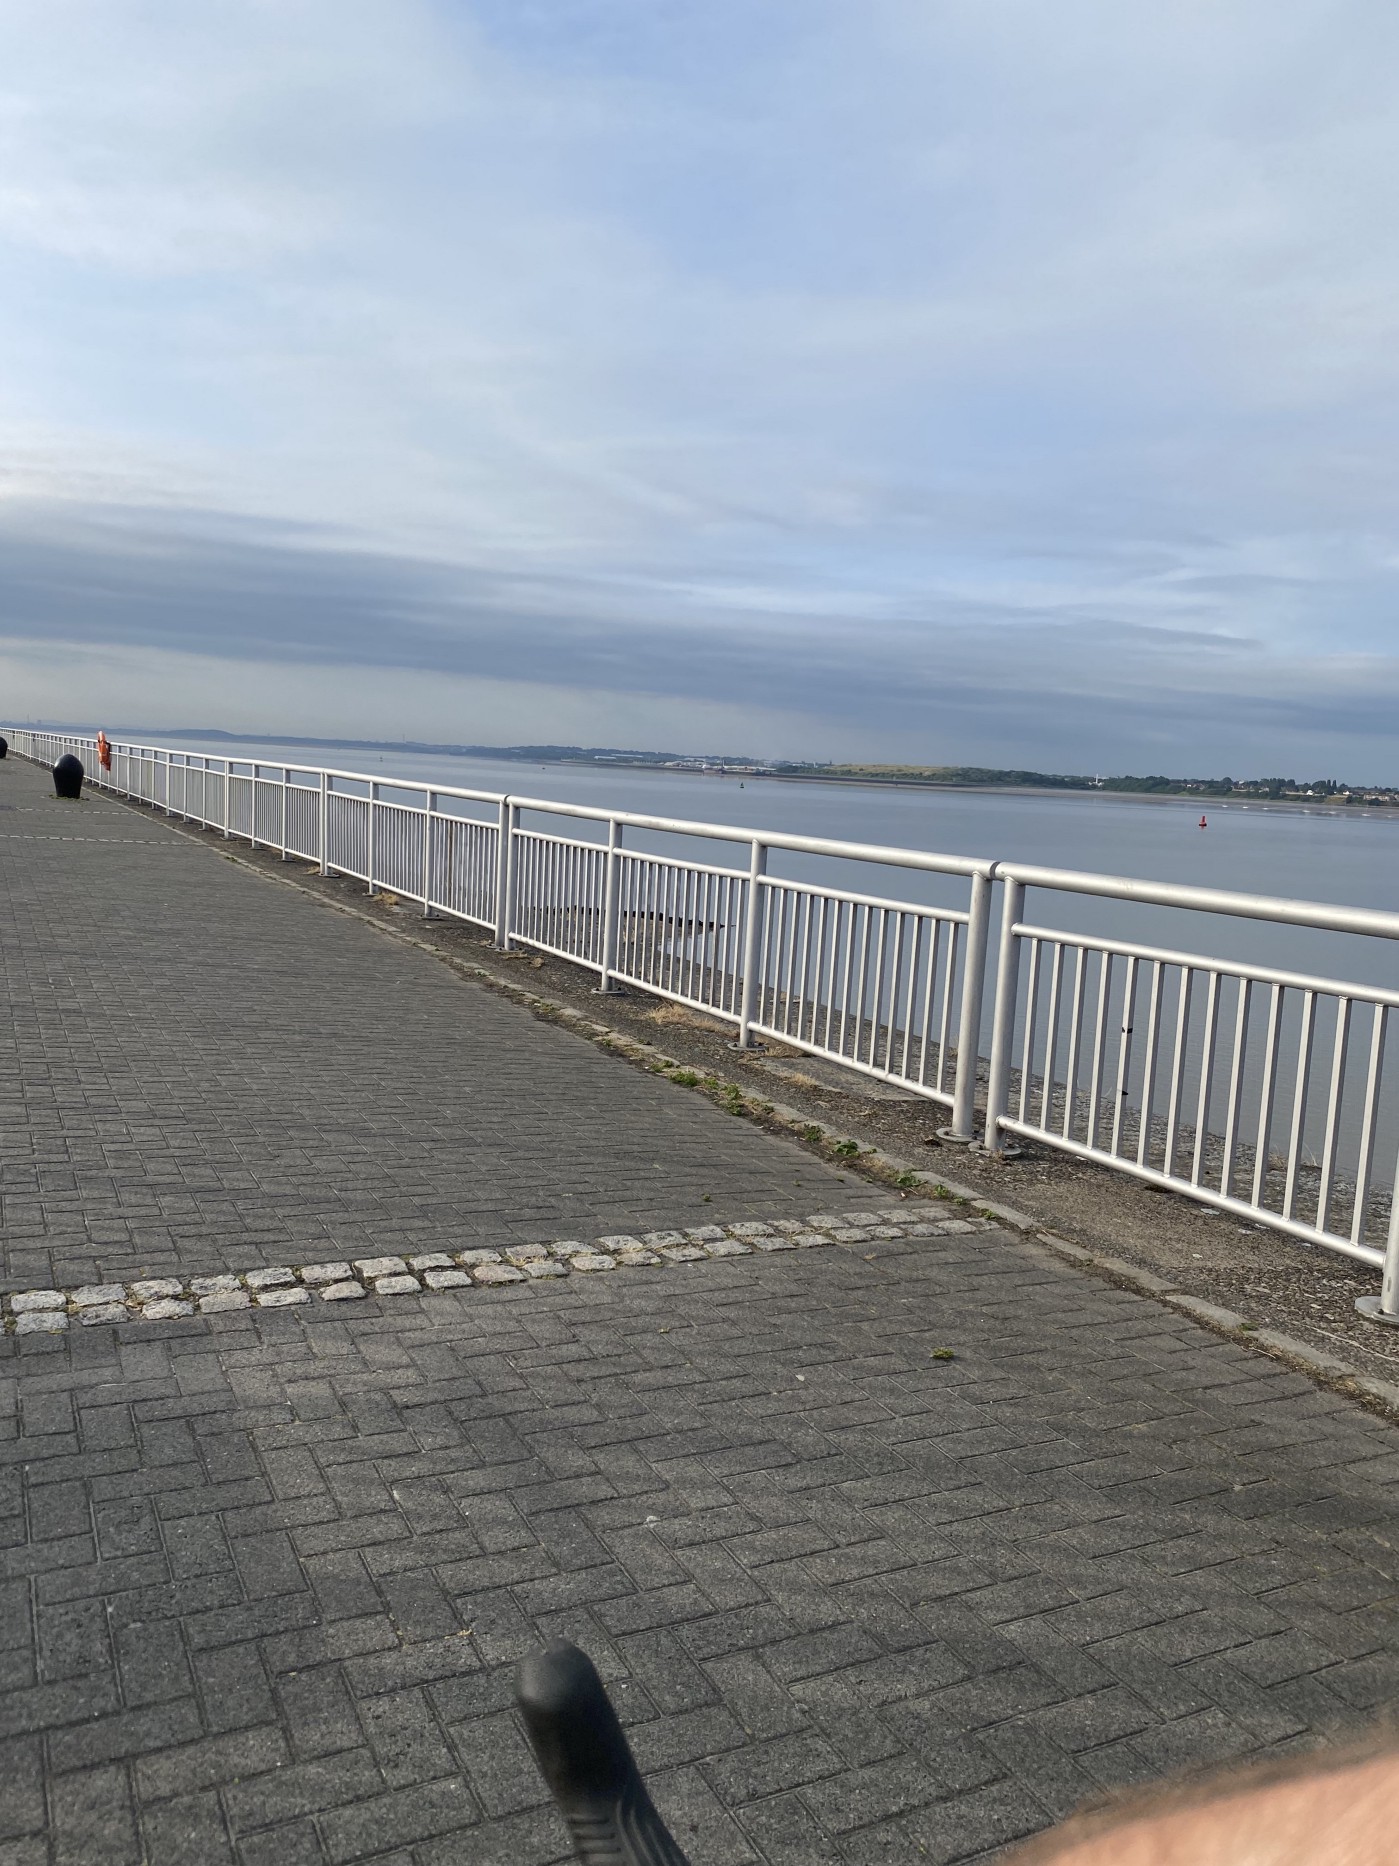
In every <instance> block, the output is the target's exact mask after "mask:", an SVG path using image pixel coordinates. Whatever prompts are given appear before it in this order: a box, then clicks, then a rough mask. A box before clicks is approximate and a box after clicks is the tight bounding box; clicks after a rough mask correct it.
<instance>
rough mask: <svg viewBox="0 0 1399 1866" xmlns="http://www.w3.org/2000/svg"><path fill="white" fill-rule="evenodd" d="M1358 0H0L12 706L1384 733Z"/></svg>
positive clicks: (895, 746) (1166, 744)
mask: <svg viewBox="0 0 1399 1866" xmlns="http://www.w3.org/2000/svg"><path fill="white" fill-rule="evenodd" d="M1397 210H1399V10H1396V9H1395V8H1394V7H1393V6H1392V5H1386V4H1383V3H1382V0H1173V4H1172V5H1170V6H1168V7H1134V6H1123V5H1122V4H1121V0H1058V3H1057V4H1056V5H1054V6H1052V7H1050V6H1046V5H1044V3H1043V0H861V3H860V4H859V5H858V6H854V5H851V4H850V3H849V0H829V3H828V0H705V4H703V5H695V4H694V0H199V4H198V5H197V6H191V5H189V4H188V0H0V357H3V359H4V361H3V366H2V367H0V717H3V718H7V719H10V720H12V721H15V722H23V721H24V720H26V719H46V720H54V721H58V720H62V721H73V722H76V721H83V722H85V723H90V724H99V723H105V724H107V725H109V726H114V725H129V726H140V727H142V728H144V729H147V730H152V731H154V730H157V729H159V728H160V727H169V728H172V729H174V728H181V727H184V728H187V727H200V726H205V727H217V728H220V729H222V730H228V731H240V732H256V731H265V732H269V733H299V734H306V735H310V736H334V735H347V736H354V737H373V738H401V737H407V738H412V739H427V740H451V741H457V742H466V743H480V744H509V743H517V742H531V743H538V742H566V743H582V744H592V745H614V746H615V745H621V746H638V747H643V748H660V747H664V748H669V749H677V750H682V751H701V752H702V751H710V752H721V753H722V752H727V753H735V754H737V753H743V752H748V753H752V754H755V755H759V756H765V757H782V758H811V759H819V760H825V759H846V758H859V759H878V760H900V761H903V760H914V761H917V762H924V763H976V764H988V765H1013V766H1028V767H1031V768H1036V769H1046V770H1061V771H1062V770H1069V771H1093V770H1101V771H1104V772H1109V771H1136V772H1151V771H1162V772H1167V773H1171V774H1181V773H1187V772H1210V773H1216V774H1222V773H1228V774H1230V775H1234V776H1240V775H1246V774H1253V773H1260V772H1261V773H1278V774H1285V775H1296V776H1298V777H1299V778H1303V779H1309V778H1312V777H1317V776H1323V775H1331V774H1335V775H1339V776H1343V777H1347V778H1350V779H1353V780H1358V781H1368V782H1391V783H1392V782H1399V736H1397V735H1396V721H1397V720H1399V629H1396V613H1399V612H1397V609H1396V597H1397V596H1399V472H1396V466H1399V459H1396V455H1399V419H1396V417H1399V244H1396V241H1395V238H1394V229H1395V226H1396V224H1397V218H1399V215H1397Z"/></svg>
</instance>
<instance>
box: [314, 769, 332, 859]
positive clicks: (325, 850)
mask: <svg viewBox="0 0 1399 1866" xmlns="http://www.w3.org/2000/svg"><path fill="white" fill-rule="evenodd" d="M317 821H318V823H319V825H320V837H321V873H322V874H323V875H328V874H329V873H330V779H329V778H328V777H327V776H326V774H325V772H324V771H322V773H321V795H320V806H319V809H318V811H317Z"/></svg>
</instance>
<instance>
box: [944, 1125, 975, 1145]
mask: <svg viewBox="0 0 1399 1866" xmlns="http://www.w3.org/2000/svg"><path fill="white" fill-rule="evenodd" d="M933 1132H934V1133H935V1134H936V1135H937V1137H938V1139H939V1140H945V1141H946V1142H947V1143H948V1145H949V1146H951V1147H974V1146H975V1145H976V1144H977V1141H978V1140H979V1139H980V1135H979V1134H977V1132H976V1130H975V1129H973V1130H972V1132H971V1133H970V1134H959V1133H958V1132H957V1130H956V1128H955V1127H935V1128H934V1129H933Z"/></svg>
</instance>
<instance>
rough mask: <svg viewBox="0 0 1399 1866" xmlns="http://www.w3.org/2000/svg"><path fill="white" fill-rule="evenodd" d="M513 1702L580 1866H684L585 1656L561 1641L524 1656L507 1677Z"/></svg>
mask: <svg viewBox="0 0 1399 1866" xmlns="http://www.w3.org/2000/svg"><path fill="white" fill-rule="evenodd" d="M515 1701H516V1703H517V1704H518V1705H519V1707H520V1715H521V1716H522V1717H523V1718H524V1721H525V1734H526V1735H527V1736H528V1738H529V1743H530V1748H531V1749H532V1750H533V1751H534V1759H535V1761H536V1762H537V1763H538V1764H539V1773H540V1774H541V1775H542V1776H543V1777H544V1780H545V1783H546V1785H547V1786H548V1789H549V1792H550V1794H551V1795H552V1796H553V1797H554V1800H555V1801H556V1802H557V1804H558V1809H559V1812H560V1814H562V1815H563V1818H564V1823H565V1825H566V1826H567V1828H568V1837H569V1839H570V1840H571V1841H572V1842H573V1851H574V1853H575V1854H576V1856H577V1857H578V1859H580V1860H581V1861H582V1862H583V1866H689V1861H688V1860H687V1859H686V1857H685V1855H684V1854H683V1853H682V1852H681V1851H680V1848H679V1847H678V1846H677V1845H676V1843H675V1840H674V1838H673V1837H672V1835H671V1833H670V1830H669V1829H668V1828H667V1826H666V1824H665V1822H664V1821H663V1820H662V1819H661V1817H660V1815H659V1814H657V1812H656V1805H655V1803H654V1802H653V1801H652V1799H651V1797H650V1795H648V1794H647V1792H646V1784H645V1782H643V1781H642V1779H641V1771H640V1770H639V1769H638V1768H637V1766H636V1761H635V1758H634V1757H633V1756H632V1753H631V1748H630V1745H629V1744H628V1742H627V1739H626V1737H625V1736H624V1735H623V1733H622V1726H621V1724H620V1723H618V1721H617V1713H616V1711H614V1710H613V1708H612V1705H611V1703H610V1702H609V1701H608V1696H607V1692H606V1691H605V1690H604V1689H603V1683H602V1680H601V1679H600V1678H599V1677H598V1675H597V1668H596V1667H595V1666H594V1664H593V1662H592V1660H591V1659H590V1658H589V1657H588V1655H587V1653H586V1652H581V1651H580V1650H579V1649H578V1647H577V1646H575V1645H572V1644H571V1643H570V1642H569V1641H568V1640H567V1639H551V1640H550V1642H549V1644H548V1645H547V1646H545V1647H544V1649H543V1651H542V1652H531V1653H530V1654H529V1655H528V1656H527V1657H525V1658H523V1659H521V1661H520V1665H519V1669H518V1671H517V1672H516V1673H515Z"/></svg>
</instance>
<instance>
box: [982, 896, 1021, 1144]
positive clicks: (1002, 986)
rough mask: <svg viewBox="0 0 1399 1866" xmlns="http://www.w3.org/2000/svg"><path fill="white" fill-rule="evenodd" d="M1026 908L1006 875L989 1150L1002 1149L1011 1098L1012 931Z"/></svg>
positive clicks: (1016, 952) (1015, 963) (1015, 967)
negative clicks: (1006, 1115) (1002, 1127)
mask: <svg viewBox="0 0 1399 1866" xmlns="http://www.w3.org/2000/svg"><path fill="white" fill-rule="evenodd" d="M1024 910H1025V884H1024V883H1023V882H1022V881H1015V880H1013V879H1012V878H1011V877H1009V876H1007V877H1006V882H1005V898H1004V900H1003V902H1002V904H1001V950H1000V957H999V963H998V964H997V967H996V1015H995V1021H994V1023H993V1025H992V1030H991V1079H990V1081H989V1083H988V1084H987V1089H986V1136H985V1141H984V1143H983V1144H984V1145H985V1148H986V1151H987V1152H988V1153H1001V1152H1003V1151H1004V1150H1005V1141H1004V1139H1003V1138H1002V1135H1001V1122H1002V1121H1003V1120H1004V1118H1005V1114H1006V1109H1007V1107H1008V1106H1009V1100H1010V1053H1011V1049H1012V1046H1013V1045H1014V1042H1015V1000H1016V994H1017V992H1018V990H1019V986H1020V936H1019V934H1018V933H1014V932H1012V930H1011V929H1012V928H1013V927H1015V926H1016V925H1017V924H1018V922H1019V920H1020V916H1021V914H1022V913H1023V912H1024Z"/></svg>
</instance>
